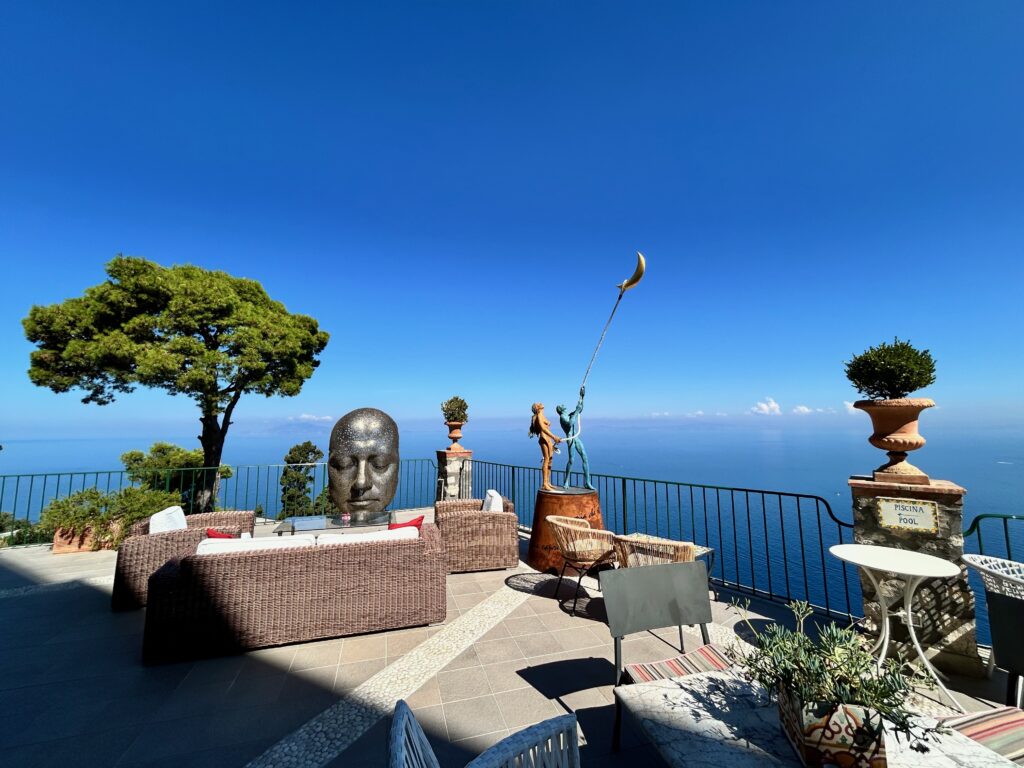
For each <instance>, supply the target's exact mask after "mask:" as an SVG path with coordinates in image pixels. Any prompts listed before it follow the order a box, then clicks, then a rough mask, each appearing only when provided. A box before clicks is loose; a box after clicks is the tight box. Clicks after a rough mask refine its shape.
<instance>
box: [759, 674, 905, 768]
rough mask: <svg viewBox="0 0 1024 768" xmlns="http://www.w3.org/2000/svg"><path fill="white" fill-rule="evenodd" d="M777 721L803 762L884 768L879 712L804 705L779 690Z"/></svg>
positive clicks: (811, 767) (843, 706) (813, 767)
mask: <svg viewBox="0 0 1024 768" xmlns="http://www.w3.org/2000/svg"><path fill="white" fill-rule="evenodd" d="M779 722H780V724H781V725H782V731H783V733H785V734H786V738H787V739H789V743H790V744H792V745H793V749H794V750H795V751H796V753H797V755H798V756H799V757H800V760H801V761H802V762H803V764H804V765H806V766H809V768H818V767H819V766H835V765H838V766H842V767H843V768H885V766H886V762H885V734H884V732H883V730H882V718H881V717H879V715H878V713H877V712H875V711H873V710H870V709H865V708H864V707H859V706H856V705H853V704H838V705H831V704H824V703H821V702H819V703H815V704H805V703H803V702H802V701H800V698H799V697H798V696H797V695H796V694H793V693H790V692H789V691H786V690H783V689H781V688H780V689H779Z"/></svg>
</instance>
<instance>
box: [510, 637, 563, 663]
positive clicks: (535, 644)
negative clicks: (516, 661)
mask: <svg viewBox="0 0 1024 768" xmlns="http://www.w3.org/2000/svg"><path fill="white" fill-rule="evenodd" d="M514 640H515V641H516V644H517V645H518V646H519V650H520V651H522V654H523V656H525V657H526V658H528V659H529V658H532V657H534V656H544V655H546V654H549V653H551V651H552V649H554V648H558V647H559V646H558V644H557V643H556V642H555V638H554V636H553V635H552V634H551V633H550V632H547V631H545V632H537V633H536V634H533V635H523V636H522V637H516V638H514Z"/></svg>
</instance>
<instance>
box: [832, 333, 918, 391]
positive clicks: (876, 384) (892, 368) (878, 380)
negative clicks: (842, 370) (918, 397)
mask: <svg viewBox="0 0 1024 768" xmlns="http://www.w3.org/2000/svg"><path fill="white" fill-rule="evenodd" d="M846 378H848V379H849V380H850V383H851V384H853V386H854V387H855V388H856V389H857V391H858V392H860V393H861V394H862V395H864V396H865V397H867V398H869V399H871V400H900V399H902V398H904V397H906V396H907V395H909V394H910V393H911V392H915V391H917V390H919V389H923V388H924V387H927V386H928V385H929V384H932V383H934V382H935V360H934V359H933V358H932V356H931V353H930V352H929V351H928V350H927V349H925V350H920V349H917V348H916V347H915V346H914V345H912V344H911V343H910V342H909V341H900V340H899V339H898V338H895V339H893V342H892V344H887V343H885V342H882V343H881V344H879V345H878V346H877V347H869V348H868V349H867V350H865V351H864V352H862V353H860V354H859V355H854V356H853V358H852V359H851V360H849V361H848V362H847V363H846Z"/></svg>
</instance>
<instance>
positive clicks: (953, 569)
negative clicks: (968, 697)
mask: <svg viewBox="0 0 1024 768" xmlns="http://www.w3.org/2000/svg"><path fill="white" fill-rule="evenodd" d="M829 552H831V553H832V554H833V555H835V556H836V557H838V558H839V559H840V560H843V561H845V562H847V563H850V564H851V565H856V566H857V567H859V568H860V569H861V570H862V571H864V575H865V576H867V577H868V581H870V582H871V585H872V586H873V587H874V588H875V594H876V595H877V596H878V605H879V606H880V608H881V614H882V615H881V617H880V622H879V624H880V626H879V630H878V640H877V641H876V642H875V645H874V647H873V648H872V649H871V650H872V652H875V651H878V665H879V667H881V665H882V662H884V661H885V658H886V656H887V655H888V653H889V639H890V635H891V632H890V624H889V622H890V620H891V618H892V616H891V615H890V612H889V608H890V607H891V606H892V605H894V604H895V603H896V602H898V600H899V598H897V600H894V601H892V603H888V602H887V601H886V600H885V598H884V597H883V595H882V590H881V587H880V585H879V583H878V574H880V573H893V574H895V575H897V576H902V577H903V609H902V610H901V611H897V612H896V615H899V614H900V613H902V614H903V617H904V621H905V622H906V625H907V634H908V635H910V642H911V643H912V644H913V646H914V650H916V651H917V657H918V659H920V660H921V665H922V666H923V667H924V668H925V670H926V671H927V672H928V674H929V675H930V676H931V678H932V679H933V680H934V681H935V683H936V685H938V686H939V690H941V691H942V692H943V693H944V694H946V698H947V699H949V700H950V701H951V702H952V704H953V706H954V707H955V708H956V709H957V710H958V711H960V712H964V711H965V710H964V708H963V707H962V706H960V704H959V703H958V702H957V700H956V699H954V698H953V695H952V694H951V693H950V692H949V690H948V689H947V688H946V686H945V685H944V684H943V682H942V680H941V679H940V678H939V673H938V672H937V671H936V670H935V667H933V666H932V664H931V662H930V661H928V657H927V656H925V653H924V650H923V649H922V648H921V641H920V640H918V638H917V631H916V630H915V629H914V594H915V593H916V592H917V588H918V587H919V586H921V583H922V582H924V581H927V580H928V579H951V578H953V577H954V576H959V575H960V568H959V566H957V565H956V564H955V563H951V562H949V561H948V560H943V559H942V558H940V557H935V556H933V555H925V554H923V553H921V552H911V551H910V550H907V549H896V548H895V547H880V546H877V545H874V544H836V545H834V546H832V547H830V548H829Z"/></svg>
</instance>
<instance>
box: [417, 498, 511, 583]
mask: <svg viewBox="0 0 1024 768" xmlns="http://www.w3.org/2000/svg"><path fill="white" fill-rule="evenodd" d="M483 503H484V502H483V500H482V499H454V500H451V501H437V502H435V503H434V522H435V523H437V527H438V529H439V530H440V531H441V539H442V540H443V541H444V548H445V553H446V556H447V558H448V572H449V573H461V572H463V571H486V570H492V569H498V568H514V567H515V566H517V565H518V564H519V534H518V525H519V520H518V518H517V517H516V508H515V506H514V505H513V504H512V502H511V501H509V500H508V499H502V506H503V507H504V510H503V511H502V512H484V511H483Z"/></svg>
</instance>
